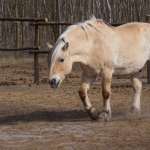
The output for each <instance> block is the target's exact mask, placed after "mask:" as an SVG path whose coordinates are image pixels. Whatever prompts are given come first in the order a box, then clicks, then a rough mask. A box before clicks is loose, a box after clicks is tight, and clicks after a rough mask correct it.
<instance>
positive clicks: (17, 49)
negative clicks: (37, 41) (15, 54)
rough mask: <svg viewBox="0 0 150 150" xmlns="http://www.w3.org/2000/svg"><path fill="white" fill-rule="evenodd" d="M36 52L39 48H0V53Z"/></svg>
mask: <svg viewBox="0 0 150 150" xmlns="http://www.w3.org/2000/svg"><path fill="white" fill-rule="evenodd" d="M31 49H33V50H38V49H40V46H39V47H22V48H0V51H25V50H31Z"/></svg>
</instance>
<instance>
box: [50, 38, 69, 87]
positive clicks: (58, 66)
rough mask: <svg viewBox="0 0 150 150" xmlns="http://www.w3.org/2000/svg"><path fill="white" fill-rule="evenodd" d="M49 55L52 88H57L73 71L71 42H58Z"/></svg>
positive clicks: (64, 40) (62, 40) (63, 40)
mask: <svg viewBox="0 0 150 150" xmlns="http://www.w3.org/2000/svg"><path fill="white" fill-rule="evenodd" d="M47 45H48V47H49V48H52V49H51V51H50V53H49V55H48V58H47V60H48V78H49V83H50V85H51V87H52V88H57V87H58V86H59V85H60V84H61V83H62V81H63V80H64V79H65V76H66V75H67V74H69V73H70V72H71V70H72V61H71V58H70V54H69V42H68V41H67V40H66V39H65V38H63V39H61V40H59V41H58V42H56V44H55V45H54V47H52V46H51V45H50V44H47Z"/></svg>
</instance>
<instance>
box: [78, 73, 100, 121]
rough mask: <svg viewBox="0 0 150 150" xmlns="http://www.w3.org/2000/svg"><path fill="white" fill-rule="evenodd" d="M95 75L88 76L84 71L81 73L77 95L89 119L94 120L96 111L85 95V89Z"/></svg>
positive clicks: (96, 115)
mask: <svg viewBox="0 0 150 150" xmlns="http://www.w3.org/2000/svg"><path fill="white" fill-rule="evenodd" d="M95 78H96V76H92V77H91V76H90V77H89V76H88V75H86V74H85V73H83V75H82V85H81V88H80V90H79V96H80V98H81V100H82V102H83V104H84V107H85V109H86V111H87V112H88V115H89V116H90V118H91V119H93V120H95V119H97V117H98V112H97V110H96V109H95V108H93V107H92V105H91V103H90V100H89V98H88V95H87V91H88V90H89V88H90V86H91V84H92V83H93V81H94V80H95Z"/></svg>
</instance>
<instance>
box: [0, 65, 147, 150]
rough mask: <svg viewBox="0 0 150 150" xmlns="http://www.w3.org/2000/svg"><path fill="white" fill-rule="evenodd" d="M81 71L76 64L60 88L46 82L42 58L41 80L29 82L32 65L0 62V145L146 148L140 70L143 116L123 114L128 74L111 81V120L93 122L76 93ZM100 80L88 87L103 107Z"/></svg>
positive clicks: (8, 149) (129, 93)
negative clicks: (131, 117) (132, 116)
mask: <svg viewBox="0 0 150 150" xmlns="http://www.w3.org/2000/svg"><path fill="white" fill-rule="evenodd" d="M81 74H82V73H81V70H80V68H79V66H78V65H77V64H76V65H74V67H73V71H72V73H71V74H70V75H68V76H67V78H66V79H65V81H64V83H63V84H62V85H61V87H60V88H58V89H51V88H50V86H49V84H48V83H47V70H46V63H41V64H40V83H39V84H36V83H33V81H34V72H33V64H32V63H30V64H27V65H21V66H0V149H1V150H20V149H28V150H30V149H35V150H37V149H38V150H39V149H42V150H43V149H44V150H78V149H84V150H92V149H94V150H101V149H102V150H103V149H109V150H120V149H122V150H149V149H150V85H147V84H146V80H147V79H146V70H145V69H143V71H142V83H143V89H142V96H141V117H140V118H138V119H126V118H125V117H124V116H125V114H126V113H128V112H129V111H130V107H131V104H132V99H133V89H132V84H131V81H130V79H128V78H125V79H114V80H113V83H112V95H111V108H112V118H111V120H110V121H109V122H100V121H99V120H97V121H92V120H91V119H90V118H89V117H88V115H87V113H86V111H85V110H84V107H83V104H82V102H81V100H80V98H79V96H78V92H77V91H78V90H79V87H80V84H81ZM101 90H102V88H101V80H100V78H97V79H96V81H95V82H94V84H93V85H92V87H91V90H90V91H89V92H88V94H89V98H90V100H91V102H92V105H93V106H94V107H95V108H97V109H98V110H99V112H101V109H102V104H103V101H102V95H101Z"/></svg>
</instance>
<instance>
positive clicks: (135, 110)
mask: <svg viewBox="0 0 150 150" xmlns="http://www.w3.org/2000/svg"><path fill="white" fill-rule="evenodd" d="M140 74H141V73H140V72H138V73H136V74H134V75H132V76H131V81H132V83H133V90H134V98H133V103H132V106H131V113H132V114H134V115H137V116H139V115H140V96H141V89H142V83H141V81H140Z"/></svg>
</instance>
